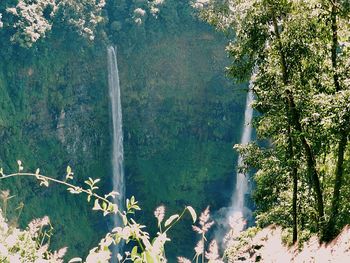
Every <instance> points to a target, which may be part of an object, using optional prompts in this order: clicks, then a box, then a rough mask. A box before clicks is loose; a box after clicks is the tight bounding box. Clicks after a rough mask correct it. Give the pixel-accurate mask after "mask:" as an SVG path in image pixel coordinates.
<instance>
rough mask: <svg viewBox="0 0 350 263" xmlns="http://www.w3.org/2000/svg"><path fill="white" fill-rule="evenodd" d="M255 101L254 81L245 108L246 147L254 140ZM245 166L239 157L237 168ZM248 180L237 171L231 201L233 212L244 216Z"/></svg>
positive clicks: (250, 86) (243, 142)
mask: <svg viewBox="0 0 350 263" xmlns="http://www.w3.org/2000/svg"><path fill="white" fill-rule="evenodd" d="M253 100H254V96H253V91H252V80H251V82H250V83H249V91H248V94H247V99H246V106H245V112H244V126H243V127H244V128H243V133H242V137H241V142H240V144H242V145H246V144H248V143H249V142H250V141H251V138H252V130H253V127H252V125H251V123H252V120H253V108H252V102H253ZM242 165H243V158H242V156H241V155H239V156H238V161H237V167H241V166H242ZM248 190H249V189H248V178H247V175H246V174H245V173H242V172H239V171H238V169H237V176H236V189H235V191H234V194H233V196H232V199H231V204H232V210H233V211H234V212H238V213H241V214H242V215H244V210H245V204H244V203H245V202H244V199H245V198H244V197H245V195H246V194H247V192H248Z"/></svg>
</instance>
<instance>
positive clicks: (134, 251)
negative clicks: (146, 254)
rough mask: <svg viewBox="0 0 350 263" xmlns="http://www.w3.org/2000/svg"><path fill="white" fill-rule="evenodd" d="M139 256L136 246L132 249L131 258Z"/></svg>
mask: <svg viewBox="0 0 350 263" xmlns="http://www.w3.org/2000/svg"><path fill="white" fill-rule="evenodd" d="M137 257H139V254H138V253H137V246H134V247H133V249H132V250H131V260H135V259H136V258H137Z"/></svg>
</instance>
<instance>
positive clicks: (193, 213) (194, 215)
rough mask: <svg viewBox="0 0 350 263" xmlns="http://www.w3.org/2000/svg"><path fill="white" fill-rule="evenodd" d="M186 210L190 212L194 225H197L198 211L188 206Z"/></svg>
mask: <svg viewBox="0 0 350 263" xmlns="http://www.w3.org/2000/svg"><path fill="white" fill-rule="evenodd" d="M186 209H187V210H188V212H190V214H191V217H192V220H193V223H196V221H197V214H196V211H195V210H194V209H193V207H192V206H186Z"/></svg>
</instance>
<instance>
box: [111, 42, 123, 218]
mask: <svg viewBox="0 0 350 263" xmlns="http://www.w3.org/2000/svg"><path fill="white" fill-rule="evenodd" d="M107 52H108V57H107V59H108V89H109V97H110V101H111V103H110V104H111V113H112V124H113V145H112V170H113V190H114V191H116V192H118V193H119V195H118V196H117V199H116V204H117V205H118V207H119V208H120V209H123V206H124V195H125V185H124V148H123V126H122V106H121V100H120V83H119V72H118V63H117V55H116V51H115V49H114V48H113V47H112V46H110V47H108V48H107ZM114 224H115V225H119V224H120V221H119V218H117V217H115V219H114Z"/></svg>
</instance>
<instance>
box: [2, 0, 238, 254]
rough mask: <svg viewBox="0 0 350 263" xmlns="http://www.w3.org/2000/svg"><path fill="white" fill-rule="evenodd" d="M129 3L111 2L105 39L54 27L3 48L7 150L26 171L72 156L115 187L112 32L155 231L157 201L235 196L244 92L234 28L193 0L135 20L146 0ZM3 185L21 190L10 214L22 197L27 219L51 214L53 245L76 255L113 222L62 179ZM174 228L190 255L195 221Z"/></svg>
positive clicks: (132, 149)
mask: <svg viewBox="0 0 350 263" xmlns="http://www.w3.org/2000/svg"><path fill="white" fill-rule="evenodd" d="M124 2H125V1H124ZM124 2H123V1H110V2H109V6H108V14H106V15H108V19H109V20H108V22H107V23H106V24H105V25H104V27H103V28H101V29H100V32H99V34H98V36H97V41H96V42H94V43H87V42H86V41H85V40H83V39H81V38H80V37H78V36H76V35H75V34H74V33H73V32H66V31H65V30H66V29H63V28H54V30H53V32H52V33H51V34H50V35H49V36H48V37H47V38H46V39H45V40H43V41H41V42H39V43H38V44H37V45H36V46H34V47H33V48H32V49H30V50H25V49H22V48H19V47H16V46H8V47H6V48H3V49H2V50H1V62H0V109H1V110H0V141H1V148H0V161H1V166H2V167H4V169H5V171H13V170H16V160H18V159H20V160H22V161H23V163H24V166H25V169H26V170H35V169H36V168H37V167H40V169H41V171H42V173H43V174H47V175H51V176H54V177H57V178H61V179H63V178H64V176H65V168H66V166H67V165H70V166H72V167H73V170H74V172H75V182H80V183H82V182H83V181H84V180H86V178H88V177H95V178H96V177H99V178H102V187H101V190H102V191H108V190H110V189H111V169H110V168H111V164H110V153H111V138H112V136H111V127H110V125H111V121H110V114H109V100H108V88H107V65H106V45H107V43H112V42H113V43H114V44H116V45H117V46H118V60H119V71H120V77H121V89H122V109H123V121H124V123H123V125H124V140H125V144H124V148H125V171H126V182H127V183H126V184H127V185H126V188H127V196H131V195H135V196H136V198H137V199H138V200H140V205H141V207H142V208H143V211H142V212H141V213H140V214H139V219H140V220H142V221H143V222H146V224H148V225H150V226H151V229H150V231H151V232H152V231H154V224H155V221H154V220H153V210H154V209H155V208H156V206H158V205H160V204H164V205H166V207H167V209H168V211H169V212H175V211H179V210H181V209H182V208H183V206H184V205H186V204H190V205H193V206H194V207H195V208H197V209H198V210H200V209H204V208H205V207H206V206H207V205H210V206H211V207H212V209H214V210H215V209H218V208H220V207H221V206H224V205H225V204H227V202H229V200H230V194H231V192H230V191H231V189H232V184H233V181H234V178H232V175H233V170H234V163H235V159H236V156H235V153H234V151H233V150H232V146H233V144H235V143H238V142H239V135H240V131H241V125H242V111H243V107H244V105H243V104H244V101H245V94H244V92H243V91H242V89H241V87H235V86H234V85H233V84H232V82H231V81H229V80H227V79H226V78H225V74H224V68H225V66H227V65H228V60H227V58H226V54H225V51H224V47H225V41H226V40H225V38H224V37H223V36H222V35H219V34H217V33H215V32H213V31H212V30H211V29H210V28H209V27H207V26H205V25H204V24H202V23H201V22H199V21H197V20H196V19H195V18H194V16H193V14H192V13H191V10H190V8H189V7H188V6H186V5H184V4H183V3H178V2H177V1H168V2H167V4H165V5H164V7H163V8H162V9H161V13H160V14H159V16H158V18H157V19H155V18H153V17H151V16H150V17H148V18H147V19H145V21H144V23H143V24H142V25H135V24H134V23H133V22H132V21H131V19H130V18H128V17H127V15H126V14H127V11H128V10H129V9H130V10H131V9H132V8H133V7H135V5H133V4H126V3H124ZM118 8H119V9H118ZM116 9H118V10H122V11H123V10H124V11H123V12H124V13H125V14H123V12H121V11H120V12H119V13H118V12H115V10H116ZM117 14H118V15H117ZM107 36H108V38H107ZM0 187H1V189H8V188H10V189H11V193H12V194H14V195H16V197H15V198H14V199H13V200H11V202H10V206H11V207H12V209H11V210H12V213H11V215H10V218H16V213H17V211H18V210H15V208H16V205H17V204H18V203H19V202H21V201H23V202H24V203H25V206H24V209H23V213H22V215H21V217H20V220H19V222H20V224H21V225H22V226H24V225H26V224H27V223H28V221H30V220H31V219H32V218H35V217H39V216H42V215H49V216H50V218H51V221H52V224H53V226H54V228H55V237H54V238H53V244H54V246H64V245H68V246H69V249H70V250H69V251H70V254H69V256H75V255H82V254H84V253H86V252H87V251H88V249H89V248H91V247H92V246H94V245H95V244H96V243H97V240H98V238H99V237H101V236H102V235H103V233H104V231H106V230H107V221H108V220H103V219H101V218H102V217H100V216H99V215H97V214H96V213H93V212H92V211H90V210H91V206H90V205H87V203H86V199H85V197H79V196H72V195H69V194H68V193H67V192H66V191H65V190H64V189H63V188H60V187H59V186H54V185H52V186H50V187H49V188H47V189H46V188H42V187H39V186H38V184H37V182H34V181H33V180H30V179H24V178H23V179H14V180H11V181H7V182H1V186H0ZM171 237H172V240H173V242H174V244H175V245H173V247H172V248H171V249H170V250H169V258H170V259H174V257H175V255H188V254H191V252H190V250H191V249H190V248H189V247H190V246H191V244H192V243H193V242H194V241H195V240H194V236H193V234H192V233H191V228H190V222H189V220H185V222H184V223H183V224H181V225H180V226H178V227H177V228H176V229H175V231H174V234H173V235H172V236H171Z"/></svg>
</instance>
